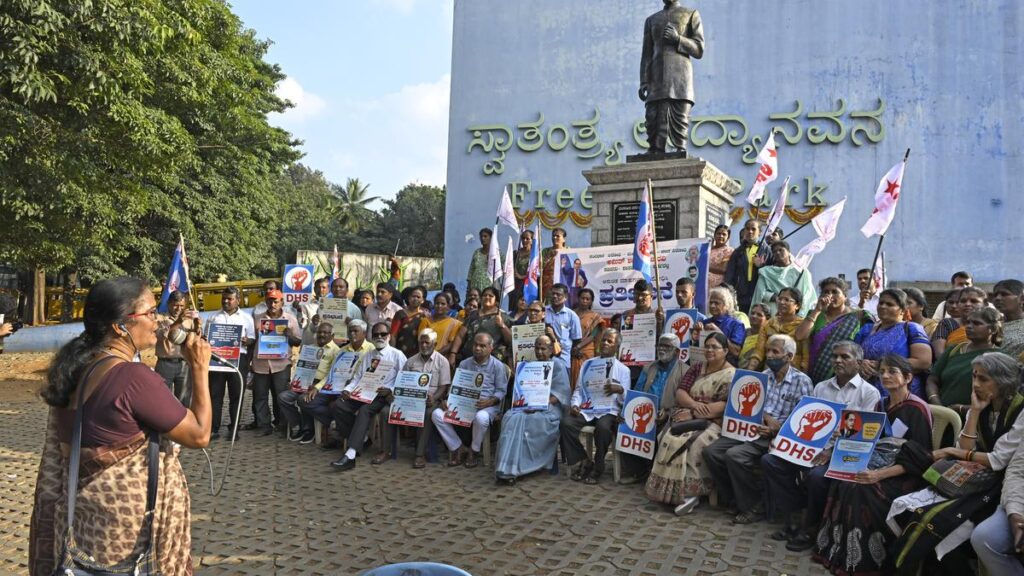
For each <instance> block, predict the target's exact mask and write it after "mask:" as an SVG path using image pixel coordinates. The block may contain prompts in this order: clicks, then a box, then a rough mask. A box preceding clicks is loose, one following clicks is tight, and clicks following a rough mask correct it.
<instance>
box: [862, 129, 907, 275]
mask: <svg viewBox="0 0 1024 576" xmlns="http://www.w3.org/2000/svg"><path fill="white" fill-rule="evenodd" d="M908 158H910V148H907V151H906V153H904V154H903V163H904V164H906V163H907V159H908ZM884 241H885V234H880V235H879V236H878V246H876V247H875V257H874V258H872V259H871V273H872V274H874V273H875V266H876V265H878V256H879V254H881V253H882V242H884Z"/></svg>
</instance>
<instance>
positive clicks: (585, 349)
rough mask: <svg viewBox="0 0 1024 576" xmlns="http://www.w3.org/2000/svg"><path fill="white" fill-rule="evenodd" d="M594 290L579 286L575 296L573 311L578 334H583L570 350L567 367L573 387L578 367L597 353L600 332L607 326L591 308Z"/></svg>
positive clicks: (577, 376) (577, 374)
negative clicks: (578, 320) (578, 323)
mask: <svg viewBox="0 0 1024 576" xmlns="http://www.w3.org/2000/svg"><path fill="white" fill-rule="evenodd" d="M593 306H594V291H593V290H591V289H590V288H581V289H580V291H579V293H578V294H577V298H576V308H574V309H573V312H576V315H577V316H579V318H580V334H581V335H582V336H583V337H582V338H581V339H580V341H579V342H577V343H576V344H575V345H574V346H573V348H572V350H570V356H572V365H571V367H570V368H569V384H570V385H571V386H572V387H573V388H575V387H576V380H577V378H579V375H580V368H582V367H583V363H584V362H586V361H587V360H590V359H591V358H593V357H594V356H595V355H597V343H598V342H599V341H600V340H601V333H602V332H604V329H605V328H607V326H606V325H605V321H604V318H601V315H600V314H598V313H597V312H595V311H594V310H593Z"/></svg>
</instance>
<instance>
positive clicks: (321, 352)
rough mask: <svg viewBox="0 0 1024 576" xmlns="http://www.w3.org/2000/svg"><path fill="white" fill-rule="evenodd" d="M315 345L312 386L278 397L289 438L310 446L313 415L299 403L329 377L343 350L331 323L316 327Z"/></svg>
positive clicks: (284, 393) (323, 323)
mask: <svg viewBox="0 0 1024 576" xmlns="http://www.w3.org/2000/svg"><path fill="white" fill-rule="evenodd" d="M315 344H316V348H317V356H318V357H319V362H318V363H317V365H316V373H315V374H314V375H313V382H312V385H311V386H309V388H308V389H306V390H285V391H284V392H281V393H280V394H278V396H277V402H278V405H279V406H280V407H281V412H282V413H283V414H284V419H285V421H286V422H288V430H289V437H290V438H291V439H292V440H293V441H297V442H298V443H299V444H309V443H310V442H312V441H313V436H314V434H313V414H312V412H309V411H307V410H301V409H300V408H299V401H300V400H301V399H302V398H303V397H305V396H306V394H308V393H309V390H315V386H316V385H317V384H319V383H320V381H321V380H323V379H324V377H325V376H326V375H327V371H328V370H330V368H331V364H333V363H334V358H335V357H337V355H338V352H339V351H340V350H341V349H340V348H338V345H337V344H335V343H334V326H333V325H332V324H331V323H330V322H320V323H319V326H317V327H316V342H315ZM307 346H308V344H307ZM303 348H306V346H303ZM296 427H297V428H298V429H297V430H296Z"/></svg>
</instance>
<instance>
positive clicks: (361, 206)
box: [331, 178, 378, 233]
mask: <svg viewBox="0 0 1024 576" xmlns="http://www.w3.org/2000/svg"><path fill="white" fill-rule="evenodd" d="M369 189H370V185H369V184H363V183H362V182H360V181H359V179H358V178H349V179H348V181H346V182H345V187H344V188H342V187H341V186H338V185H336V184H332V185H331V194H333V195H334V199H335V201H334V203H333V206H332V208H331V210H332V212H333V213H334V216H335V218H337V219H338V224H339V225H340V226H341V228H342V230H344V231H346V232H352V233H358V232H359V230H360V229H361V228H362V226H363V224H365V223H366V222H367V220H368V217H369V214H370V213H371V212H372V211H371V210H370V208H369V207H368V205H369V204H370V203H371V202H373V201H374V200H377V198H378V197H377V196H367V195H366V194H367V190H369Z"/></svg>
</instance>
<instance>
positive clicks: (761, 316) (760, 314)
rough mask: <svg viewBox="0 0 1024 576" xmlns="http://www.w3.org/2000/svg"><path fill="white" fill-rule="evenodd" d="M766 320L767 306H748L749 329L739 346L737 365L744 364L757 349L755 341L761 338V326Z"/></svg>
mask: <svg viewBox="0 0 1024 576" xmlns="http://www.w3.org/2000/svg"><path fill="white" fill-rule="evenodd" d="M767 321H768V306H766V305H764V304H754V305H753V306H751V307H750V329H748V330H747V337H746V338H745V339H744V340H743V347H742V348H740V359H739V363H737V364H736V365H737V366H746V365H747V364H748V363H749V362H750V357H751V356H753V355H754V352H756V351H757V343H758V342H759V341H760V339H761V326H764V323H765V322H767Z"/></svg>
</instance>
